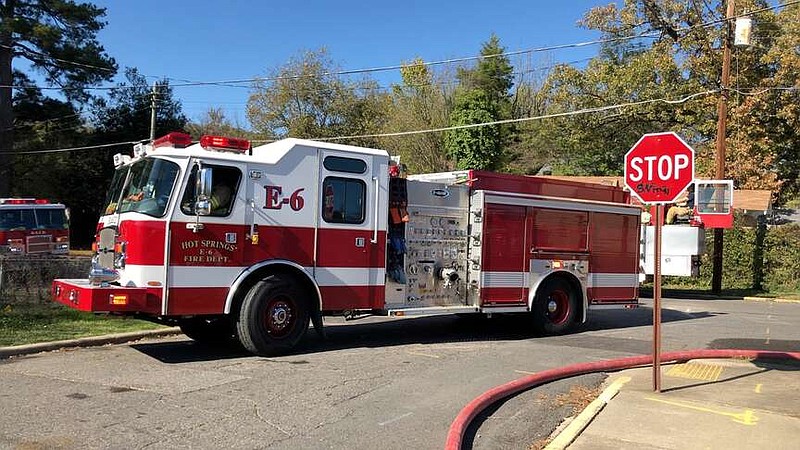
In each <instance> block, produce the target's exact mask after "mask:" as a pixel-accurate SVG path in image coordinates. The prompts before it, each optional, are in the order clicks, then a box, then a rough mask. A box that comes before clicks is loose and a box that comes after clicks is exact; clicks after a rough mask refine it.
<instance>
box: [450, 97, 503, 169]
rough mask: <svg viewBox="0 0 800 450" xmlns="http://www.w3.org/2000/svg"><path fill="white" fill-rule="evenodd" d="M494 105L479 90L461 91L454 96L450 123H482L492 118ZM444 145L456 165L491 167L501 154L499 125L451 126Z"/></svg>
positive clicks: (469, 167)
mask: <svg viewBox="0 0 800 450" xmlns="http://www.w3.org/2000/svg"><path fill="white" fill-rule="evenodd" d="M495 117H497V109H496V107H495V103H493V102H491V101H490V100H489V99H488V98H487V96H486V93H484V92H483V91H481V90H477V89H476V90H470V91H462V92H460V93H459V94H457V96H456V100H455V105H454V106H453V112H452V113H451V114H450V124H451V125H452V126H459V125H470V124H476V123H485V122H491V121H493V120H495ZM445 148H446V149H447V152H448V154H449V155H450V157H451V158H452V159H453V160H454V161H455V164H456V167H457V168H459V169H482V170H493V169H495V168H497V167H498V165H499V163H500V161H501V160H500V158H501V156H502V148H501V146H500V130H499V127H498V126H481V127H472V128H462V129H457V130H450V131H448V132H447V136H446V137H445Z"/></svg>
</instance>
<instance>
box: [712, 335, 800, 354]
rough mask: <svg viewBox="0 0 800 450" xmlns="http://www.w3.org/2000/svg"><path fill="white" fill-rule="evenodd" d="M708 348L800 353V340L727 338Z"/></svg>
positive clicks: (716, 340) (715, 340)
mask: <svg viewBox="0 0 800 450" xmlns="http://www.w3.org/2000/svg"><path fill="white" fill-rule="evenodd" d="M708 348H712V349H717V348H720V349H724V348H743V349H748V350H770V351H776V352H800V340H785V339H769V340H767V339H764V338H761V339H747V338H725V339H714V340H713V341H711V342H710V343H709V344H708Z"/></svg>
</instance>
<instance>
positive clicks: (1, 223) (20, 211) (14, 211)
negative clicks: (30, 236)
mask: <svg viewBox="0 0 800 450" xmlns="http://www.w3.org/2000/svg"><path fill="white" fill-rule="evenodd" d="M67 229H69V223H68V222H67V216H66V214H65V213H64V208H63V207H62V208H53V207H48V208H38V207H24V208H23V207H20V208H3V209H0V231H16V230H67Z"/></svg>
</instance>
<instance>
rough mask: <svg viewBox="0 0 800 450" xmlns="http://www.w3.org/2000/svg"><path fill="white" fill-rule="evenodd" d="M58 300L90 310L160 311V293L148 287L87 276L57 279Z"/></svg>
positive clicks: (54, 293) (54, 294) (55, 296)
mask: <svg viewBox="0 0 800 450" xmlns="http://www.w3.org/2000/svg"><path fill="white" fill-rule="evenodd" d="M51 295H52V298H53V300H54V301H56V302H58V303H62V304H64V305H67V306H69V307H70V308H74V309H78V310H81V311H89V312H114V313H145V314H156V315H157V314H159V313H160V311H161V301H160V290H159V295H156V293H155V292H149V290H148V289H147V288H139V287H123V286H114V285H105V286H97V285H92V284H91V283H89V280H86V279H72V280H65V279H57V280H53V285H52V288H51Z"/></svg>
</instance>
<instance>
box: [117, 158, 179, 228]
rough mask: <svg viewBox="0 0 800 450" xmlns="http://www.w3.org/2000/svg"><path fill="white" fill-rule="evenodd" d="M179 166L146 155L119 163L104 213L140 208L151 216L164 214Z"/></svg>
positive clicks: (134, 210)
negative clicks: (143, 157) (145, 156)
mask: <svg viewBox="0 0 800 450" xmlns="http://www.w3.org/2000/svg"><path fill="white" fill-rule="evenodd" d="M178 170H179V169H178V165H177V164H175V163H173V162H171V161H166V160H163V159H156V158H145V159H143V160H140V161H137V162H135V163H133V164H131V165H130V166H123V167H120V168H119V169H117V171H116V172H115V173H114V178H113V179H112V180H111V188H110V189H109V191H108V195H107V196H106V203H105V204H106V205H107V206H106V209H105V214H116V213H124V212H139V213H142V214H147V215H149V216H153V217H161V216H163V215H164V214H165V212H166V210H167V206H168V205H169V201H170V197H171V195H172V190H173V188H174V186H175V178H176V177H177V175H178ZM118 203H119V208H118Z"/></svg>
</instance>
